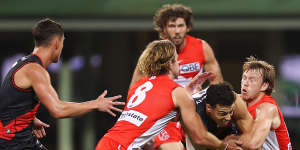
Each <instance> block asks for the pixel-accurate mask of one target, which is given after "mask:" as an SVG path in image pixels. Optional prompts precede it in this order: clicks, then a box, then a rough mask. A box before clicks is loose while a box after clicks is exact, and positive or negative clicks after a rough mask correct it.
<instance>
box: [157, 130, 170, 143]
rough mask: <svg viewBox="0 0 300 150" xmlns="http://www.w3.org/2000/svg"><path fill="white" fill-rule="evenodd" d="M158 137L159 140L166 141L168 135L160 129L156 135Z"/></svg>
mask: <svg viewBox="0 0 300 150" xmlns="http://www.w3.org/2000/svg"><path fill="white" fill-rule="evenodd" d="M158 138H159V140H161V141H166V140H167V139H169V138H170V135H169V134H168V132H167V131H165V130H162V131H161V132H160V134H159V135H158Z"/></svg>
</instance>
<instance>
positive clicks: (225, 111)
mask: <svg viewBox="0 0 300 150" xmlns="http://www.w3.org/2000/svg"><path fill="white" fill-rule="evenodd" d="M211 109H212V111H211V115H210V116H211V119H212V120H214V121H215V123H216V124H217V125H218V126H219V127H226V126H227V125H228V124H229V123H230V121H231V119H232V115H233V110H234V104H232V105H231V106H222V105H219V104H217V105H216V107H215V108H211Z"/></svg>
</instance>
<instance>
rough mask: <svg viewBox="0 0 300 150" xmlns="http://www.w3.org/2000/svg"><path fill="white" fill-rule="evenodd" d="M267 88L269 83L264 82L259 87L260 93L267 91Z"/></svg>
mask: <svg viewBox="0 0 300 150" xmlns="http://www.w3.org/2000/svg"><path fill="white" fill-rule="evenodd" d="M268 87H269V83H267V82H264V83H263V84H262V86H261V91H266V90H267V89H268Z"/></svg>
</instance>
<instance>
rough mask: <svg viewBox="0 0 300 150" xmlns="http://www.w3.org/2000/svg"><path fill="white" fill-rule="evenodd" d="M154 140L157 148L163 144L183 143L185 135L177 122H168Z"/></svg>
mask: <svg viewBox="0 0 300 150" xmlns="http://www.w3.org/2000/svg"><path fill="white" fill-rule="evenodd" d="M154 140H155V145H154V147H156V148H157V147H158V146H160V145H161V144H164V143H169V142H180V141H185V134H184V131H183V129H182V127H181V125H180V123H179V122H172V121H170V122H169V123H168V125H167V126H166V127H165V128H164V129H163V130H162V131H161V132H160V133H159V135H157V136H156V137H155V138H154Z"/></svg>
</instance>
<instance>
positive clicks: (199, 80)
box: [185, 72, 214, 94]
mask: <svg viewBox="0 0 300 150" xmlns="http://www.w3.org/2000/svg"><path fill="white" fill-rule="evenodd" d="M213 75H214V74H213V73H212V72H203V73H200V72H199V73H198V74H197V75H196V76H195V77H194V78H193V79H192V80H191V81H190V82H189V83H188V84H187V85H186V87H185V89H186V90H187V91H188V92H189V93H190V94H193V93H194V92H195V90H196V92H198V91H200V90H201V89H202V84H203V83H204V82H205V81H206V80H208V79H210V78H212V77H213Z"/></svg>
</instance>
